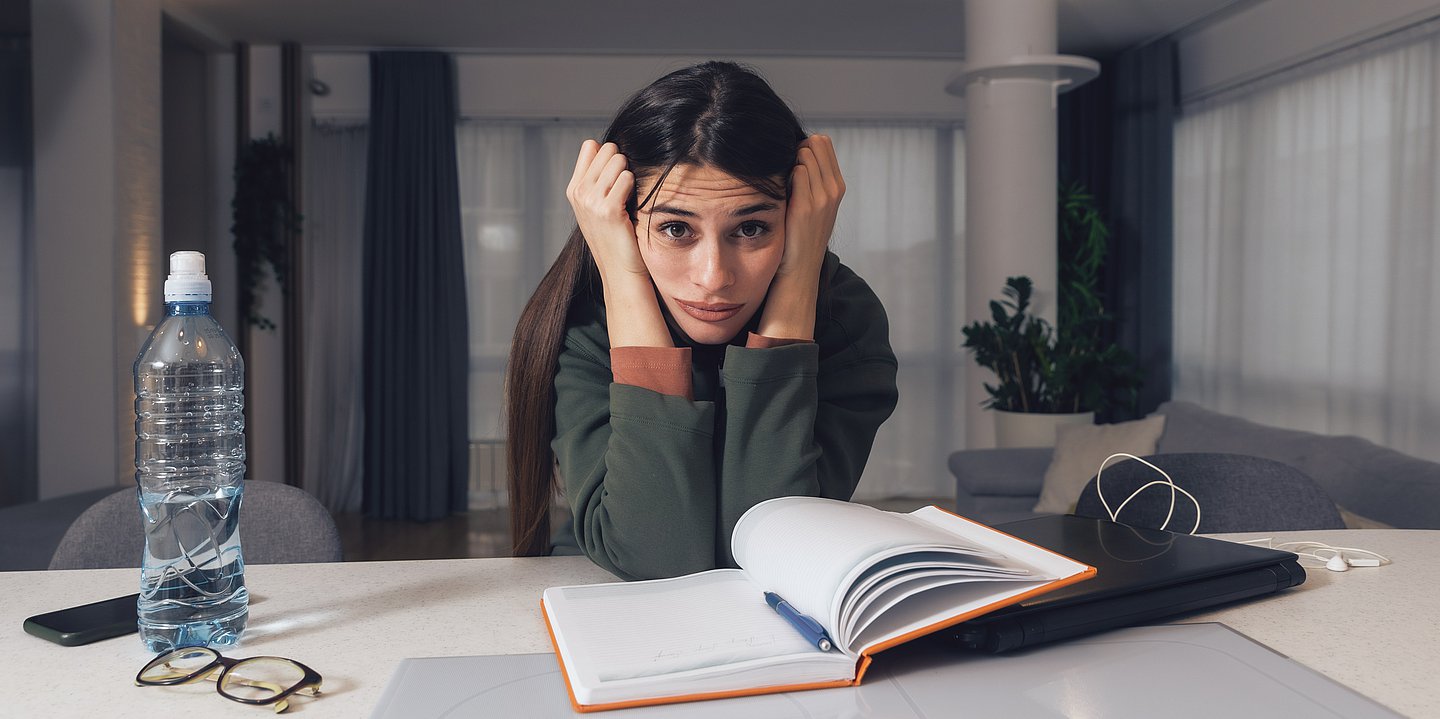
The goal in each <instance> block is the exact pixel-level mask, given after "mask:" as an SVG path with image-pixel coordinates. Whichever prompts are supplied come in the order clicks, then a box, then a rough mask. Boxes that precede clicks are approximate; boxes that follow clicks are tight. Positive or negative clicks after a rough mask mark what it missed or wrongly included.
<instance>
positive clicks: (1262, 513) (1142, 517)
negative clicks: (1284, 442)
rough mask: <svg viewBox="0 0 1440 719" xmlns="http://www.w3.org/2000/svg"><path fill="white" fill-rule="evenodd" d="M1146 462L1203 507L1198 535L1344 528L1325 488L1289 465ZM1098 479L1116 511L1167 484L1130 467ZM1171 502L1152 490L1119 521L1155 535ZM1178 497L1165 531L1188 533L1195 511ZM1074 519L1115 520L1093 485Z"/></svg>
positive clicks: (1233, 457)
mask: <svg viewBox="0 0 1440 719" xmlns="http://www.w3.org/2000/svg"><path fill="white" fill-rule="evenodd" d="M1145 461H1147V462H1150V463H1151V464H1154V465H1155V466H1156V467H1159V468H1160V469H1163V470H1165V472H1166V473H1167V474H1169V475H1170V478H1171V479H1172V480H1174V481H1175V484H1176V485H1177V486H1180V487H1183V488H1184V489H1185V490H1186V491H1187V492H1189V493H1190V494H1192V495H1194V496H1195V499H1196V500H1197V501H1198V502H1199V504H1200V529H1199V530H1198V531H1199V532H1201V533H1207V532H1272V531H1285V530H1300V529H1344V528H1345V522H1344V520H1342V519H1341V518H1340V511H1339V510H1338V509H1337V508H1336V507H1335V503H1334V502H1333V501H1331V499H1330V497H1329V496H1327V495H1326V494H1325V491H1324V490H1322V489H1321V488H1320V485H1319V484H1316V482H1315V480H1313V479H1310V478H1309V477H1307V476H1306V475H1305V473H1303V472H1301V471H1300V470H1298V469H1295V468H1294V467H1291V466H1290V465H1287V464H1281V463H1280V462H1276V461H1274V460H1270V459H1264V458H1261V457H1251V456H1248V455H1243V454H1211V453H1196V454H1157V455H1153V456H1150V457H1146V458H1145ZM1101 478H1102V481H1103V482H1104V485H1103V488H1104V490H1105V501H1106V502H1108V503H1109V505H1110V509H1111V510H1114V509H1116V508H1118V507H1119V506H1120V503H1121V502H1124V501H1125V498H1126V497H1129V496H1130V495H1131V493H1133V492H1134V491H1135V490H1136V489H1139V488H1140V487H1142V486H1144V485H1145V484H1147V483H1149V482H1150V481H1152V480H1157V479H1158V480H1161V481H1162V482H1163V481H1164V477H1161V476H1160V474H1159V473H1157V472H1156V471H1155V470H1153V469H1151V468H1149V467H1146V466H1145V465H1143V464H1141V463H1139V462H1136V461H1135V460H1129V459H1127V460H1124V461H1118V462H1115V463H1113V464H1111V465H1109V466H1108V467H1106V468H1105V471H1104V472H1103V473H1102V475H1101ZM1170 495H1171V492H1170V489H1169V488H1168V487H1166V486H1164V485H1155V486H1152V487H1150V488H1148V489H1146V490H1145V491H1143V492H1141V493H1140V495H1139V496H1137V497H1135V499H1133V500H1131V502H1130V503H1129V504H1127V505H1126V506H1125V509H1124V510H1123V511H1121V512H1120V514H1119V517H1118V518H1117V521H1119V522H1120V523H1122V524H1129V525H1131V526H1136V527H1149V528H1152V529H1158V528H1159V527H1160V525H1161V524H1162V523H1163V522H1164V520H1165V513H1166V510H1168V509H1169V507H1170ZM1175 497H1176V498H1175V513H1174V516H1173V517H1172V518H1171V520H1170V524H1169V526H1168V527H1167V529H1170V530H1172V531H1177V532H1188V531H1190V528H1191V527H1192V526H1194V524H1195V505H1194V504H1192V503H1191V502H1190V500H1188V499H1186V498H1185V496H1184V495H1182V494H1179V493H1178V492H1177V493H1175ZM1075 514H1077V515H1079V516H1082V517H1096V518H1100V519H1109V518H1110V517H1109V515H1108V514H1107V513H1106V511H1105V507H1104V505H1102V504H1101V502H1100V497H1099V494H1098V493H1097V492H1096V489H1095V480H1094V479H1093V478H1092V479H1091V480H1090V483H1089V484H1087V485H1085V489H1084V490H1082V491H1081V492H1080V500H1079V501H1078V502H1077V503H1076V505H1075Z"/></svg>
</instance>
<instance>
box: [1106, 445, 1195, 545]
mask: <svg viewBox="0 0 1440 719" xmlns="http://www.w3.org/2000/svg"><path fill="white" fill-rule="evenodd" d="M1116 457H1126V458H1129V459H1133V460H1135V461H1136V462H1139V463H1141V464H1143V465H1145V466H1146V467H1149V468H1150V469H1153V470H1155V471H1156V472H1159V473H1160V476H1161V477H1164V478H1165V479H1164V480H1159V479H1155V480H1151V481H1149V482H1146V483H1145V484H1142V485H1140V488H1139V489H1137V490H1135V491H1134V492H1131V493H1130V496H1128V497H1126V498H1125V501H1123V502H1121V503H1120V506H1118V507H1116V508H1115V509H1110V503H1109V502H1107V501H1105V492H1104V491H1103V490H1102V489H1100V477H1101V476H1102V475H1104V474H1105V466H1106V465H1108V464H1110V460H1112V459H1115V458H1116ZM1157 484H1164V485H1167V486H1169V487H1170V509H1169V510H1168V511H1166V512H1165V521H1164V522H1161V523H1160V529H1165V528H1166V527H1168V526H1170V518H1171V517H1173V516H1175V493H1176V492H1179V493H1180V494H1183V495H1185V496H1186V497H1188V498H1189V499H1190V502H1191V503H1192V504H1194V505H1195V526H1193V527H1191V528H1190V531H1189V532H1187V534H1194V533H1195V531H1196V530H1198V529H1200V501H1199V500H1197V499H1195V495H1193V494H1190V493H1189V492H1186V491H1185V488H1184V487H1181V486H1180V485H1178V484H1175V480H1173V479H1170V475H1168V474H1166V473H1165V470H1163V469H1160V468H1159V467H1156V466H1155V465H1153V464H1150V463H1149V462H1147V461H1145V460H1143V459H1141V458H1139V457H1136V456H1135V455H1133V454H1126V453H1125V452H1116V453H1115V454H1112V455H1110V456H1109V457H1106V458H1105V461H1104V462H1101V463H1100V469H1099V470H1098V471H1097V472H1095V494H1096V495H1098V496H1099V497H1100V505H1101V506H1103V507H1105V512H1106V514H1109V515H1110V521H1112V522H1118V521H1120V520H1119V519H1117V517H1119V516H1120V511H1121V510H1123V509H1125V505H1127V504H1129V503H1130V500H1132V499H1134V498H1135V497H1136V496H1138V495H1139V494H1140V493H1141V492H1143V491H1145V490H1147V489H1149V488H1150V487H1152V486H1154V485H1157Z"/></svg>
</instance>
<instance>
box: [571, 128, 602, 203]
mask: <svg viewBox="0 0 1440 719" xmlns="http://www.w3.org/2000/svg"><path fill="white" fill-rule="evenodd" d="M599 151H600V143H598V142H596V141H594V140H586V141H584V142H582V143H580V154H579V156H577V157H576V158H575V171H574V172H572V173H570V186H569V187H568V188H567V192H571V193H573V191H574V190H575V189H577V188H578V186H579V184H580V181H581V180H582V179H584V178H585V172H586V171H587V170H589V169H590V163H591V161H593V160H594V159H595V154H596V153H598V152H599Z"/></svg>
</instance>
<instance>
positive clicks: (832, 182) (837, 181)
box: [814, 135, 845, 199]
mask: <svg viewBox="0 0 1440 719" xmlns="http://www.w3.org/2000/svg"><path fill="white" fill-rule="evenodd" d="M818 137H820V138H821V142H817V143H816V144H815V146H814V150H815V159H816V160H818V161H819V163H820V167H821V170H822V172H823V174H824V177H825V184H826V187H827V188H829V190H830V192H832V193H833V194H834V195H835V196H836V199H839V196H840V195H844V194H845V177H844V175H842V174H841V173H840V158H839V157H837V156H836V155H835V142H834V141H833V140H831V139H830V136H829V135H819V136H818Z"/></svg>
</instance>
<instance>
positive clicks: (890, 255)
mask: <svg viewBox="0 0 1440 719" xmlns="http://www.w3.org/2000/svg"><path fill="white" fill-rule="evenodd" d="M810 131H811V132H820V133H824V134H826V135H829V136H830V137H831V139H832V140H833V141H834V143H835V154H836V157H837V158H838V159H839V160H840V169H841V171H842V172H843V173H844V174H845V185H846V191H845V200H844V201H843V202H842V203H841V205H840V216H839V217H838V218H837V220H836V223H835V234H834V235H833V237H832V238H831V241H830V246H831V249H832V250H834V251H835V253H836V254H837V255H839V256H840V260H841V261H842V262H844V263H845V264H846V265H848V266H849V267H850V268H851V269H854V270H855V272H856V273H857V274H859V275H860V276H861V277H863V278H865V281H866V282H868V283H869V284H870V286H871V287H872V288H873V289H874V290H875V294H877V295H878V296H879V297H880V301H881V302H882V303H884V305H885V312H886V314H887V315H888V316H889V319H890V344H891V347H892V348H893V349H894V350H895V357H896V359H897V360H898V361H899V364H900V372H899V376H898V383H899V386H900V402H899V404H898V405H897V406H896V408H895V414H894V415H893V416H892V417H891V418H890V420H889V421H887V422H886V423H885V424H884V426H882V427H881V428H880V434H879V435H878V436H877V437H876V440H875V449H874V451H873V452H872V453H871V455H870V462H869V464H867V465H866V467H865V475H864V477H863V479H862V480H861V482H860V487H859V489H858V490H856V493H855V496H856V498H858V499H874V498H879V497H896V496H910V497H943V496H949V495H952V494H953V493H954V492H955V485H954V480H953V479H951V478H950V473H949V471H948V470H947V469H946V466H947V465H946V458H947V457H948V456H949V454H950V452H953V451H955V450H957V449H960V447H961V443H962V439H961V438H963V437H964V436H965V432H964V424H963V422H964V416H965V413H964V382H962V381H961V376H962V375H961V372H962V370H963V368H964V362H965V361H966V358H965V356H964V354H963V352H962V351H961V350H960V340H959V337H960V327H961V326H962V325H963V322H962V320H963V314H962V313H961V312H959V311H958V307H959V304H958V303H959V302H961V301H963V298H964V288H963V287H962V286H961V284H960V283H961V279H962V278H963V277H964V276H965V273H964V267H963V265H962V264H961V263H962V261H963V259H964V254H965V252H964V245H963V242H962V240H961V234H962V232H963V228H964V226H965V223H964V220H963V218H962V217H961V216H960V212H961V209H962V208H961V206H962V205H963V202H961V199H960V198H963V197H964V196H965V192H964V186H963V184H962V183H963V178H964V162H963V142H962V141H961V137H962V136H961V134H960V132H959V131H957V130H955V129H954V128H953V127H937V126H935V125H911V126H906V125H891V124H885V125H875V124H830V125H826V126H823V127H815V128H810Z"/></svg>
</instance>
